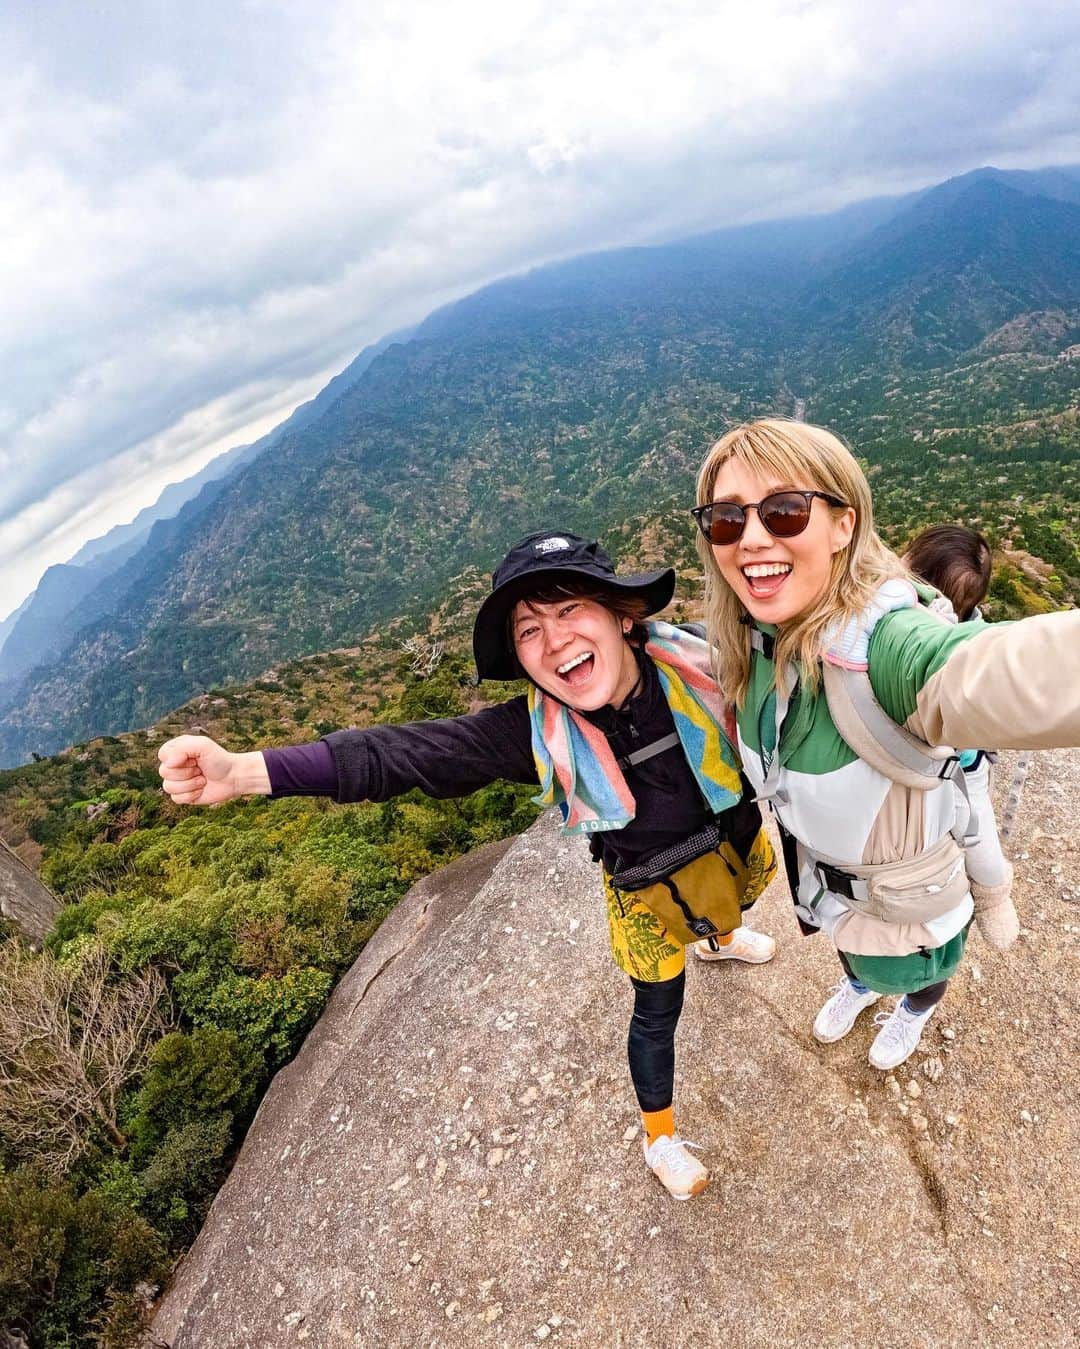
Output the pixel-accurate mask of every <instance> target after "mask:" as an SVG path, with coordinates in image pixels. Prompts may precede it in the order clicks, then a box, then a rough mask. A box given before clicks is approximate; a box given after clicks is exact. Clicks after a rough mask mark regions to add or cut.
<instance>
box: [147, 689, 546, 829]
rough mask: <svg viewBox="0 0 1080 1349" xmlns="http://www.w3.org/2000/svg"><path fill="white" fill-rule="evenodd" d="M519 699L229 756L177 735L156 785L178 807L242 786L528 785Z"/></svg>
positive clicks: (278, 791)
mask: <svg viewBox="0 0 1080 1349" xmlns="http://www.w3.org/2000/svg"><path fill="white" fill-rule="evenodd" d="M530 737H531V729H530V724H529V711H528V706H527V703H526V700H525V699H524V698H512V699H511V700H510V701H509V702H507V703H499V704H497V705H496V706H494V707H486V708H482V709H481V710H480V711H479V712H474V713H471V714H469V715H467V716H463V717H445V718H442V719H440V720H436V721H417V722H411V723H407V724H405V725H401V726H372V727H370V728H369V729H367V730H364V731H334V732H332V733H331V734H330V735H328V736H327V737H326V738H325V739H324V740H320V741H317V742H316V743H315V744H311V745H293V746H290V747H289V748H287V749H268V750H265V751H259V750H256V751H254V752H252V753H249V754H232V753H230V751H228V750H226V749H224V748H223V747H222V746H221V745H218V744H216V743H215V742H214V741H213V740H211V739H209V737H208V736H201V735H182V736H178V737H177V738H176V739H175V740H169V741H167V742H166V743H165V744H164V745H162V747H161V749H160V750H159V751H158V758H159V760H160V764H159V772H160V773H161V777H162V780H163V783H164V788H165V791H167V792H168V793H169V795H170V796H171V797H172V799H173V800H174V801H176V802H178V803H179V804H181V805H200V806H205V805H216V804H217V803H218V802H221V801H229V800H232V798H233V797H236V796H242V795H244V794H246V793H252V794H254V793H261V794H262V795H268V794H271V793H272V794H273V795H275V796H294V795H304V796H332V797H334V799H335V800H337V801H387V800H389V799H390V798H391V797H394V796H399V795H400V794H401V793H402V792H407V791H409V790H410V788H413V787H418V788H419V789H420V790H421V791H422V792H424V793H426V794H427V795H428V796H434V797H452V796H467V795H468V794H469V793H470V792H474V791H476V790H477V789H478V788H480V787H485V786H487V785H488V784H489V783H492V782H497V781H499V780H500V779H506V780H509V781H511V782H526V783H527V782H535V781H536V767H535V764H534V763H533V757H532V750H531V747H530V746H531V739H530Z"/></svg>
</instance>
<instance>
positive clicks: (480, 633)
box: [473, 529, 675, 679]
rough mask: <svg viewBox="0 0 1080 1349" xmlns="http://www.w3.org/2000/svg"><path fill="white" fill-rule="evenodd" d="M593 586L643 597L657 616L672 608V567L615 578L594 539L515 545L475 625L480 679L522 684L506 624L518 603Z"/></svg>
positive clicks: (549, 536)
mask: <svg viewBox="0 0 1080 1349" xmlns="http://www.w3.org/2000/svg"><path fill="white" fill-rule="evenodd" d="M570 577H574V578H575V579H583V580H586V581H593V582H595V583H596V585H597V586H598V587H599V588H600V589H603V590H611V591H617V592H619V593H622V594H631V595H639V596H640V597H641V598H642V599H643V600H644V601H645V603H646V604H647V605H648V606H649V607H648V610H647V612H648V613H650V614H655V613H656V612H657V611H658V610H660V609H663V608H664V606H665V605H666V604H669V603H670V602H671V597H672V595H673V594H674V593H675V572H674V569H673V568H671V567H666V568H665V569H664V570H663V571H650V572H646V573H645V574H644V575H642V576H616V575H615V568H614V566H613V564H612V561H611V558H610V557H608V555H607V553H605V552H604V550H603V548H601V547H600V545H599V544H598V543H597V542H596V541H595V540H592V539H583V538H581V537H580V536H579V535H577V534H567V533H566V531H565V530H556V529H543V530H540V531H539V532H537V533H535V534H527V535H526V536H525V538H523V539H521V540H519V541H518V542H517V543H515V544H514V546H513V548H511V549H510V551H509V552H508V553H507V554H506V556H505V557H504V558H503V560H502V561H501V562H500V563H499V565H498V566H497V567H496V568H495V571H494V573H493V574H492V577H491V594H490V595H489V596H488V597H487V599H486V600H485V601H484V602H483V604H482V605H481V606H480V612H479V613H478V614H477V615H476V622H475V623H474V624H473V655H474V657H475V659H476V673H477V677H478V679H520V678H521V676H522V669H521V666H520V665H519V664H518V660H517V656H516V654H515V653H514V648H513V645H512V643H511V642H510V638H509V634H508V633H507V619H508V618H509V616H510V611H511V610H512V609H513V607H514V605H515V604H517V602H518V600H520V599H524V598H525V597H526V596H528V595H535V594H536V593H537V591H539V590H543V589H544V588H545V587H546V586H547V585H548V584H549V583H550V582H553V581H558V580H560V579H568V578H570Z"/></svg>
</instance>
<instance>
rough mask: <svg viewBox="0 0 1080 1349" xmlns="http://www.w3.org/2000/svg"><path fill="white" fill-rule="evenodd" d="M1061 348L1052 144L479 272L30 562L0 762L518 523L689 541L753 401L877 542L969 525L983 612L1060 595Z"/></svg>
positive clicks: (455, 559)
mask: <svg viewBox="0 0 1080 1349" xmlns="http://www.w3.org/2000/svg"><path fill="white" fill-rule="evenodd" d="M1078 356H1080V171H1076V170H1062V171H1046V172H1045V173H1026V174H1020V173H1018V174H1011V173H998V172H996V171H994V170H984V171H980V172H978V173H975V174H970V175H967V176H966V177H964V178H961V179H956V180H953V181H950V182H948V183H945V184H942V185H941V186H939V187H937V188H935V189H932V190H930V191H928V192H925V193H920V194H916V195H915V196H914V197H910V198H904V199H899V200H896V201H891V202H881V201H878V202H871V203H865V204H863V205H862V206H858V207H851V208H848V209H847V210H846V211H842V212H839V213H837V214H836V215H833V216H826V217H819V218H815V219H811V220H805V221H781V222H775V223H773V224H768V225H760V226H753V227H749V228H746V229H740V230H729V231H722V232H719V233H716V234H712V235H705V236H702V237H700V238H696V239H691V240H687V241H684V242H681V243H676V244H669V245H664V246H662V247H656V248H647V249H630V250H622V251H619V252H615V253H607V254H598V255H594V256H588V257H584V258H579V259H575V260H573V261H572V262H569V263H565V264H561V265H559V266H555V267H548V268H544V269H540V270H538V271H536V272H533V273H530V274H528V275H526V276H523V277H520V278H516V279H512V280H509V281H504V282H501V283H499V284H497V285H495V286H491V287H488V288H487V289H485V290H483V291H480V292H478V293H477V294H476V295H473V296H471V297H469V298H468V299H466V300H463V301H461V302H460V303H458V304H456V305H454V306H451V307H450V308H448V309H446V310H443V311H440V312H439V313H437V314H434V315H432V316H431V318H429V319H428V320H427V321H426V322H425V323H424V324H422V325H421V326H420V328H419V329H417V330H416V331H415V332H414V333H411V334H405V335H398V337H397V339H396V340H395V339H388V340H387V341H386V342H384V343H381V344H379V346H378V348H377V349H371V351H369V353H365V354H364V357H363V358H362V360H360V361H358V362H357V363H356V365H355V366H354V367H351V368H350V372H347V373H348V374H349V378H347V379H341V381H340V383H339V384H338V385H337V387H335V388H334V389H333V390H332V391H331V390H327V391H324V394H325V395H326V396H325V397H324V395H320V396H319V398H318V399H317V400H315V402H314V403H313V404H309V405H307V410H306V412H305V415H303V416H298V415H297V414H294V418H292V419H290V422H289V423H286V424H285V425H284V426H283V427H281V428H279V429H278V431H276V432H274V433H273V434H272V436H271V437H268V438H267V443H265V444H264V445H262V446H260V450H259V452H258V453H257V454H255V455H254V456H253V457H251V459H250V460H249V461H247V462H244V463H243V464H242V465H240V466H239V467H236V468H235V469H234V470H233V471H232V472H230V473H229V474H228V476H227V477H225V478H223V479H219V480H217V481H216V482H215V483H213V484H212V485H210V486H209V487H207V488H204V489H203V493H202V495H201V496H199V497H196V498H194V499H193V500H192V501H189V502H187V503H186V504H185V506H184V508H183V509H182V510H181V511H180V512H179V513H178V514H177V515H175V516H174V517H173V518H172V519H168V520H159V521H157V522H156V523H154V524H153V527H152V529H151V530H150V532H149V534H148V536H147V538H146V540H145V541H144V542H142V543H140V544H138V545H137V546H135V547H134V548H133V550H132V551H131V552H130V553H129V554H128V555H126V556H125V557H124V558H123V559H122V561H121V564H120V565H119V566H118V567H116V568H115V569H114V570H112V571H110V572H109V573H108V574H107V575H105V576H103V577H102V578H101V579H98V580H96V581H94V583H93V584H92V585H88V586H87V589H86V590H85V592H84V593H81V594H80V595H79V597H78V604H77V605H76V606H75V607H74V608H71V607H70V606H69V608H68V610H67V612H56V611H54V610H49V609H48V608H47V607H44V600H45V599H47V597H48V591H49V587H48V586H45V587H43V588H42V589H43V591H44V592H45V593H44V594H43V595H42V597H41V600H40V601H39V600H38V597H35V605H31V606H30V607H29V608H28V609H27V611H26V613H24V614H23V615H22V617H21V618H20V620H19V622H18V623H17V624H15V625H13V626H12V628H11V631H10V633H9V636H8V639H7V642H6V643H5V647H4V651H3V653H2V655H0V765H12V764H17V763H20V762H24V761H25V760H26V759H28V758H29V757H30V756H31V755H49V754H51V753H54V752H55V751H57V750H58V749H61V748H62V747H64V746H66V745H70V744H73V743H78V742H80V741H85V740H87V739H89V738H90V737H92V736H97V735H102V734H106V733H115V732H118V731H123V730H127V729H130V728H134V727H139V726H145V725H148V724H150V723H152V722H154V721H155V720H157V719H158V718H159V717H161V716H162V715H163V714H165V713H166V712H168V711H169V710H170V709H171V708H174V707H176V706H178V705H179V704H180V703H182V702H184V701H185V700H186V699H188V698H190V697H192V696H193V695H195V694H198V693H199V692H201V691H202V690H205V689H207V688H210V687H213V686H220V685H225V684H230V683H237V682H241V681H244V680H250V679H252V678H254V677H255V676H257V675H258V674H260V673H261V672H262V671H264V670H265V669H267V668H268V667H269V666H271V665H273V664H275V663H277V662H280V661H282V660H287V659H291V658H294V657H298V656H303V655H305V654H308V653H313V652H319V651H325V650H329V649H332V648H335V647H343V646H351V645H354V644H355V643H356V642H357V641H358V640H359V639H360V638H361V637H363V636H364V635H365V634H370V633H385V632H388V631H391V630H392V631H393V632H394V633H396V634H400V635H405V634H407V633H408V632H409V631H412V630H414V629H416V628H425V627H426V626H427V624H428V621H429V616H430V615H431V613H432V612H433V611H434V610H436V609H437V608H438V607H439V606H440V603H441V602H442V601H444V600H445V599H446V597H447V596H448V595H458V594H461V595H464V594H469V595H471V594H473V593H479V591H480V590H481V589H482V587H483V584H484V575H485V573H486V572H487V570H488V569H489V568H490V566H491V563H492V561H493V559H495V558H496V557H497V556H498V555H499V553H500V552H501V550H502V549H503V548H504V547H505V545H506V543H507V542H508V541H509V540H510V539H511V538H512V537H513V536H515V535H516V534H518V533H520V532H524V531H525V530H526V529H528V528H531V527H534V526H536V525H538V524H545V523H554V522H558V523H560V524H562V525H565V526H566V527H569V528H578V529H581V530H583V531H587V532H599V533H602V534H604V535H605V536H606V537H608V538H609V539H610V540H611V542H612V543H613V545H614V546H615V549H616V551H617V552H620V553H621V554H622V555H624V556H626V557H634V558H640V559H642V560H644V559H646V558H647V557H648V558H655V557H657V556H659V555H661V554H663V555H671V556H672V558H673V560H675V561H684V562H690V560H691V557H692V554H691V538H690V533H689V528H688V526H687V523H686V517H685V514H684V513H683V512H684V510H685V507H686V506H687V505H688V504H689V503H690V499H691V494H692V484H693V475H694V471H695V469H696V466H697V463H698V462H699V460H700V458H701V456H702V454H703V452H704V450H705V448H706V447H707V445H708V443H709V442H710V440H711V439H712V438H713V437H714V436H715V435H716V434H717V433H718V432H719V431H721V430H722V429H723V428H724V426H726V425H728V424H729V423H730V422H732V421H734V420H739V419H742V418H745V417H748V416H753V415H755V414H758V413H763V412H780V413H786V414H788V415H804V416H805V417H806V418H807V419H809V420H812V421H818V422H821V423H823V424H826V425H829V426H831V427H833V428H835V429H837V430H839V431H840V432H841V433H842V434H843V435H845V436H846V437H847V438H848V439H849V441H850V443H852V444H853V446H854V447H855V448H856V450H857V451H858V452H859V453H860V454H862V455H863V456H865V458H866V459H867V461H868V464H869V468H870V472H871V475H872V480H873V484H874V489H875V498H876V502H877V508H878V512H879V516H880V520H881V523H882V526H883V528H884V530H885V532H886V534H887V536H888V537H889V538H890V540H891V541H893V542H896V543H900V542H902V541H903V539H904V537H905V536H906V535H907V534H908V533H910V532H911V531H912V530H913V529H915V528H916V527H918V526H919V525H921V524H923V523H925V522H929V521H931V520H941V519H958V520H964V521H967V522H970V523H972V524H976V525H978V526H979V527H981V528H983V529H985V530H987V531H988V532H990V533H992V534H993V537H994V542H995V544H997V545H998V547H999V552H998V560H999V564H1000V565H999V576H998V578H997V581H996V594H997V599H998V602H999V604H1000V605H1001V606H1002V611H1003V612H1026V611H1029V610H1031V609H1033V608H1039V607H1052V606H1055V605H1059V604H1068V603H1073V602H1075V599H1076V596H1077V593H1078V591H1080V553H1078V549H1080V491H1078V490H1077V489H1078V482H1077V478H1078V462H1080V456H1078V448H1080V424H1078V423H1080V380H1078V368H1080V366H1078ZM358 367H359V368H358ZM301 411H303V410H301ZM128 542H129V543H130V540H129V541H128ZM96 561H97V563H98V564H99V565H100V562H101V559H96ZM91 565H93V564H91ZM77 570H80V569H77ZM691 570H692V563H691ZM62 579H63V580H64V584H65V586H66V585H67V584H68V581H69V580H70V578H68V577H64V578H62ZM86 580H87V574H86V573H85V571H84V573H83V574H82V575H81V576H80V577H79V578H77V584H79V585H81V584H83V583H85V582H86ZM69 594H74V591H71V590H69ZM39 603H40V604H41V605H42V606H43V607H39V608H38V613H37V615H36V619H35V622H36V625H37V626H36V627H35V626H34V624H33V623H28V620H29V619H30V618H31V617H34V615H33V610H34V608H35V607H36V606H37V605H38V604H39ZM61 607H62V606H61ZM451 607H452V606H451ZM451 621H452V620H451ZM20 630H21V631H20ZM16 638H19V641H18V642H15V639H16ZM13 643H15V645H14V646H13ZM20 652H21V656H20ZM20 662H21V663H20ZM5 670H6V673H5Z"/></svg>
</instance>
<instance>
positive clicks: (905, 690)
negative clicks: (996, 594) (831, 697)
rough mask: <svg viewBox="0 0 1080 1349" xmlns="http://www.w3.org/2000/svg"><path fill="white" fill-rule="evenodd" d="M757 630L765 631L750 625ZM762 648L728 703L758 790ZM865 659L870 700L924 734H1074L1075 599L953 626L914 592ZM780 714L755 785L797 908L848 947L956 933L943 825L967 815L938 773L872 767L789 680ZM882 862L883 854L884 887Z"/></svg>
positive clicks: (960, 895)
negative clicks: (775, 831) (793, 855)
mask: <svg viewBox="0 0 1080 1349" xmlns="http://www.w3.org/2000/svg"><path fill="white" fill-rule="evenodd" d="M761 631H762V632H763V633H764V634H766V636H767V638H771V636H772V635H773V633H772V630H771V629H769V628H768V627H766V626H764V625H762V626H761ZM771 645H772V644H771V641H768V640H766V641H765V642H764V646H765V650H756V649H755V650H753V651H752V652H751V674H750V685H749V690H748V694H747V697H746V700H745V703H744V706H743V707H742V708H741V709H740V710H739V712H738V730H739V746H740V750H741V752H742V757H743V765H744V768H745V771H746V775H747V777H748V778H749V779H750V781H751V783H752V784H753V786H754V788H755V790H756V791H758V792H759V793H761V792H762V791H763V790H765V789H766V780H767V778H769V767H770V764H771V763H772V761H773V758H774V754H775V747H776V741H777V727H776V720H777V698H776V692H775V686H774V679H773V665H772V659H771ZM868 659H869V678H870V684H871V687H872V689H873V692H874V695H875V696H876V698H877V700H878V702H879V703H880V704H881V705H882V707H883V708H884V710H885V711H886V712H887V713H888V714H889V716H890V717H891V718H892V719H893V720H894V721H895V722H897V723H898V724H900V725H902V726H904V727H905V728H906V729H907V730H908V731H910V732H911V733H912V734H913V735H915V736H917V737H918V738H919V739H920V740H922V741H925V742H926V743H927V744H928V745H932V746H936V745H950V746H954V747H955V748H957V749H965V748H970V749H977V748H979V747H981V746H987V745H992V746H994V747H995V748H998V749H1039V748H1049V747H1054V746H1066V745H1077V744H1080V611H1075V610H1074V611H1070V612H1067V613H1061V614H1047V615H1040V616H1038V617H1035V618H1029V619H1024V620H1023V621H1021V622H1018V623H1006V624H987V623H983V622H972V623H965V624H961V625H954V624H951V623H948V622H945V621H944V620H943V619H942V618H941V617H939V616H938V615H937V614H935V613H933V612H931V611H930V610H929V609H927V608H926V607H924V606H922V605H918V606H914V607H906V608H900V609H897V610H895V611H893V612H889V613H886V614H885V615H884V616H883V617H881V618H880V619H879V621H878V622H877V624H876V626H875V627H874V628H873V631H872V634H871V635H870V639H869V653H868ZM780 713H781V717H782V724H781V726H780V729H779V774H778V775H776V774H775V773H774V774H773V776H772V779H771V780H770V781H769V782H768V788H769V790H770V791H771V792H772V795H771V797H770V799H771V804H772V807H773V809H774V811H775V813H776V814H777V816H778V817H779V819H780V822H781V823H782V824H783V826H784V827H785V829H786V830H787V831H788V833H789V834H790V835H792V836H793V838H794V839H795V840H796V843H797V859H798V896H797V899H798V909H797V912H798V913H799V915H800V917H801V918H802V919H803V921H804V922H806V923H808V924H809V925H811V926H819V927H821V928H823V929H824V930H825V931H827V932H829V933H830V935H831V936H832V938H833V940H834V941H835V943H836V945H837V947H838V948H839V949H840V950H841V951H843V952H845V953H846V954H850V955H856V956H866V957H908V956H911V955H912V954H913V953H915V952H920V953H925V952H927V951H933V950H934V949H935V948H939V947H944V946H945V945H946V944H947V943H950V942H956V941H957V940H958V938H959V934H961V933H962V931H963V930H964V929H965V928H966V926H967V924H968V922H969V920H970V919H971V916H972V900H971V896H970V893H969V886H968V879H967V874H966V871H965V868H964V857H963V853H962V851H961V850H960V848H959V847H958V845H957V844H956V842H955V840H954V838H953V834H954V831H955V832H957V833H962V832H963V825H964V823H965V821H963V820H961V821H960V828H959V829H957V814H958V804H957V796H956V793H955V790H954V787H953V784H952V782H951V781H949V780H944V781H942V782H941V784H940V786H936V787H933V788H931V789H930V790H927V791H924V790H917V789H915V788H912V787H906V786H903V785H901V784H899V783H896V782H894V781H892V780H891V779H890V778H888V777H886V776H885V775H884V774H883V773H881V772H880V771H878V770H877V769H874V768H872V767H871V766H870V765H869V764H868V763H866V762H865V761H864V760H862V759H860V758H859V757H858V756H857V755H856V754H855V752H854V751H853V750H852V749H851V748H850V747H849V746H848V745H847V743H846V742H845V741H844V740H843V738H842V737H841V736H840V734H839V732H838V731H837V729H836V727H835V725H834V723H833V720H832V717H831V716H830V713H829V707H828V703H827V701H826V697H825V693H824V690H823V687H822V686H821V685H820V684H819V686H818V691H817V692H816V693H814V694H812V695H808V694H806V693H805V692H804V691H802V689H801V688H800V687H799V686H796V689H795V692H794V694H793V695H792V698H791V701H790V706H789V707H788V708H787V710H786V713H785V710H784V708H783V706H782V705H781V707H780ZM988 827H991V824H990V822H988ZM912 863H917V864H918V865H917V866H916V867H915V868H914V870H913V867H912ZM822 864H824V867H823V865H822ZM883 864H897V866H896V873H897V881H898V883H897V884H892V882H891V880H890V872H889V867H888V865H884V866H883ZM830 865H831V867H833V868H835V869H838V870H843V871H845V872H847V873H848V874H849V875H853V876H854V877H855V878H856V879H855V880H854V881H852V882H851V883H850V886H849V888H851V887H854V891H855V893H854V894H842V893H838V890H841V889H843V888H844V887H845V885H848V883H847V882H844V881H842V880H840V881H838V880H837V879H836V877H835V873H834V872H833V871H831V870H830V869H829V868H830ZM860 874H861V876H862V877H867V876H870V877H872V879H870V880H863V879H859V877H860ZM868 910H871V911H869V912H868ZM912 913H914V914H915V915H916V917H915V918H913V919H911V920H907V919H908V915H909V914H912ZM961 945H962V943H961ZM873 986H878V985H873ZM883 991H892V990H890V989H884V990H883Z"/></svg>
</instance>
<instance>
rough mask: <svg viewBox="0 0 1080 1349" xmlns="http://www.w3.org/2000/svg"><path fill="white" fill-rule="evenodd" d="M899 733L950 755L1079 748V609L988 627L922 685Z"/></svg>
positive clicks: (960, 648) (956, 652)
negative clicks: (953, 751)
mask: <svg viewBox="0 0 1080 1349" xmlns="http://www.w3.org/2000/svg"><path fill="white" fill-rule="evenodd" d="M906 725H907V728H908V730H910V731H911V732H912V733H913V734H915V735H917V736H919V737H920V738H921V739H923V740H925V741H926V742H927V744H930V745H955V746H956V747H957V749H1051V748H1054V747H1055V746H1059V747H1064V746H1070V745H1080V609H1070V610H1068V611H1067V612H1066V613H1060V614H1040V615H1038V616H1037V617H1035V618H1025V619H1022V620H1021V621H1020V622H1019V623H1007V624H1002V625H1001V626H1000V627H991V628H988V629H987V630H986V631H985V632H983V633H980V634H979V636H978V637H974V638H972V640H971V641H970V642H964V643H962V644H961V645H960V646H957V647H956V648H955V649H954V650H953V651H952V653H951V655H950V656H949V658H948V660H947V661H946V662H945V664H944V665H943V666H942V667H941V669H940V670H938V672H937V673H936V674H934V675H932V676H931V677H930V678H929V679H928V680H927V682H926V683H925V684H924V685H923V687H922V689H921V691H920V693H919V696H918V701H917V703H916V705H915V711H914V712H913V713H912V714H911V716H910V717H908V719H907V723H906Z"/></svg>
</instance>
